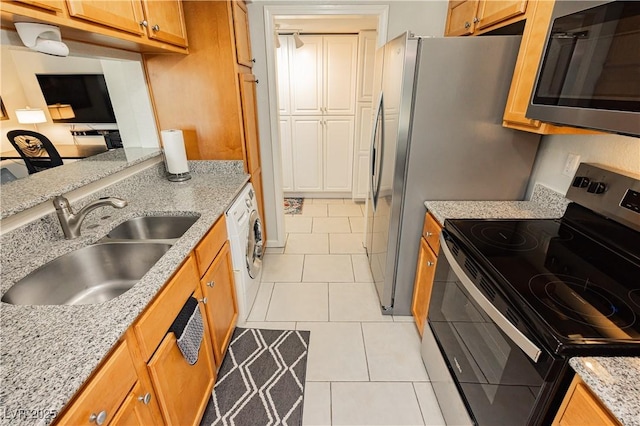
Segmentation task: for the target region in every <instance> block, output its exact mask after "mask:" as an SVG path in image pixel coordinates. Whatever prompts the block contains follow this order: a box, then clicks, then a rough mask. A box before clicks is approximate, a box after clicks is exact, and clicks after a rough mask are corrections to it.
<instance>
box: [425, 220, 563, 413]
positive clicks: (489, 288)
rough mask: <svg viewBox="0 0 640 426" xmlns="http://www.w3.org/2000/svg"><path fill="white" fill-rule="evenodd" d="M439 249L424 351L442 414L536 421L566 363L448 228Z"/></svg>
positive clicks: (546, 409) (545, 407)
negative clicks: (542, 343)
mask: <svg viewBox="0 0 640 426" xmlns="http://www.w3.org/2000/svg"><path fill="white" fill-rule="evenodd" d="M440 247H441V254H440V257H439V258H438V267H437V270H436V279H435V281H434V286H433V292H432V295H431V302H430V306H429V314H428V323H429V327H428V328H427V327H425V334H424V336H423V344H422V355H423V360H424V363H425V366H426V367H427V371H428V373H429V377H430V380H431V381H432V385H433V388H434V391H435V393H436V396H437V398H438V403H439V404H440V406H441V408H442V411H443V415H444V417H445V420H446V421H447V423H448V424H470V423H471V424H473V423H475V424H478V425H526V424H539V423H541V422H542V420H541V418H542V417H545V416H546V415H547V413H548V412H549V405H550V404H551V403H552V402H553V401H552V400H553V397H554V395H555V394H556V393H557V382H558V378H559V377H560V376H561V375H562V374H564V371H565V369H566V362H564V361H562V360H560V359H554V358H553V357H552V356H551V355H550V354H549V353H547V352H546V351H545V350H544V349H542V348H541V347H540V346H539V345H538V344H537V342H536V339H535V338H534V337H533V335H532V333H531V330H529V329H528V328H527V324H526V321H524V320H523V319H522V317H520V315H519V314H518V313H517V311H516V310H515V309H514V308H513V306H511V304H510V303H509V302H508V301H507V299H506V297H504V296H503V295H502V294H501V292H500V291H499V290H498V289H497V288H495V287H494V286H493V285H492V284H491V283H490V282H489V280H488V279H487V278H486V277H485V276H483V274H482V271H481V270H480V268H478V266H477V264H476V262H474V261H473V260H472V259H470V258H468V257H467V256H466V255H465V254H464V253H463V252H462V251H461V250H460V249H459V247H458V246H457V245H456V243H455V242H453V240H452V239H451V237H450V236H449V235H448V234H447V232H446V230H445V231H443V233H442V235H441V246H440ZM454 252H455V253H456V254H455V255H454ZM474 275H475V276H474ZM475 282H478V283H481V285H479V286H478V285H476V284H475ZM462 407H464V408H466V410H462ZM465 411H466V413H465ZM461 412H462V415H461ZM465 414H468V416H466V415H465Z"/></svg>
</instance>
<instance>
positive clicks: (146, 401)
mask: <svg viewBox="0 0 640 426" xmlns="http://www.w3.org/2000/svg"><path fill="white" fill-rule="evenodd" d="M138 401H140V402H142V403H143V404H144V405H149V403H150V402H151V393H150V392H147V393H146V394H144V395H143V396H139V397H138Z"/></svg>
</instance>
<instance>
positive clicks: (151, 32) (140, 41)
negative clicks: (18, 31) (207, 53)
mask: <svg viewBox="0 0 640 426" xmlns="http://www.w3.org/2000/svg"><path fill="white" fill-rule="evenodd" d="M0 9H1V10H2V15H1V16H2V25H3V26H4V27H8V28H11V27H13V22H18V21H25V20H29V21H37V22H45V23H48V24H51V25H56V26H58V27H59V28H60V31H61V33H62V39H63V40H76V41H80V42H89V43H91V44H97V45H101V46H108V47H114V48H117V49H124V50H130V51H134V52H158V53H160V52H162V53H169V52H171V53H187V49H186V47H187V31H186V27H185V22H184V17H183V13H182V1H181V0H119V1H95V0H67V1H62V0H18V1H2V2H0Z"/></svg>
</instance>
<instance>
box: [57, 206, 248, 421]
mask: <svg viewBox="0 0 640 426" xmlns="http://www.w3.org/2000/svg"><path fill="white" fill-rule="evenodd" d="M231 265H232V263H231V256H230V250H229V243H228V241H227V230H226V224H225V220H224V216H222V217H221V218H220V219H219V220H218V221H217V222H216V223H215V224H214V225H213V227H212V228H211V230H210V231H209V232H208V233H207V234H206V235H205V236H204V237H203V238H202V240H201V241H200V243H198V245H197V246H196V248H195V250H194V252H193V253H192V254H190V255H189V256H188V257H187V259H186V260H185V261H184V263H183V264H182V266H181V267H180V268H179V269H178V270H177V271H176V272H175V273H174V275H173V276H172V277H171V279H169V281H167V283H166V284H165V285H164V287H163V288H162V289H161V290H160V291H159V292H158V294H157V295H156V296H155V298H154V299H153V301H152V302H151V303H150V304H149V305H148V306H147V308H146V309H145V310H144V311H143V312H142V313H141V314H140V316H139V317H138V318H137V319H136V321H135V322H134V323H133V324H132V326H131V327H130V328H129V329H128V330H127V331H126V332H125V334H124V335H123V337H122V338H121V339H120V342H119V343H118V344H117V345H116V346H115V347H114V349H113V350H112V351H111V352H110V354H109V355H107V357H106V358H105V359H104V360H103V361H102V363H101V364H100V366H99V367H98V369H97V370H96V372H95V373H94V374H93V375H92V376H91V377H90V378H89V379H88V380H87V381H86V382H85V384H84V385H83V386H82V388H81V389H80V390H79V391H78V392H77V393H76V395H75V396H74V397H73V398H72V400H71V401H70V402H69V404H67V406H66V407H65V408H64V410H63V411H62V413H61V415H60V416H59V417H58V418H56V420H55V423H56V424H60V425H83V424H86V425H95V424H98V425H106V424H112V425H158V424H166V425H197V424H199V422H200V420H201V418H202V415H203V413H204V410H205V408H206V406H207V402H208V400H209V397H210V395H211V390H212V388H213V385H214V383H215V379H216V375H217V370H218V368H219V366H220V364H221V363H222V359H223V358H224V355H225V352H226V350H227V347H228V345H229V342H230V339H231V335H232V334H233V330H234V329H235V325H236V320H237V316H238V309H237V302H236V292H235V283H234V281H233V269H232V266H231ZM191 296H193V297H195V298H196V299H197V300H198V301H199V302H200V303H199V304H198V308H199V309H200V313H201V315H202V318H203V325H204V338H203V340H202V344H201V346H200V351H199V356H198V361H197V362H196V363H195V364H194V365H189V363H188V362H187V361H186V360H185V359H184V357H183V356H182V353H181V352H180V350H179V348H178V346H177V344H176V337H175V335H174V334H173V333H171V332H169V331H168V330H169V328H170V326H171V324H173V321H174V320H175V318H176V316H177V314H178V313H179V312H180V310H181V309H182V307H183V306H184V304H185V303H186V301H187V300H188V298H189V297H191Z"/></svg>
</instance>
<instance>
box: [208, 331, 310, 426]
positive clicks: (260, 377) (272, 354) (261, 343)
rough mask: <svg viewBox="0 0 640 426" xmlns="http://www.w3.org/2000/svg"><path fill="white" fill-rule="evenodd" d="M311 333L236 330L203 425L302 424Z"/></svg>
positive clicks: (219, 372) (219, 373)
mask: <svg viewBox="0 0 640 426" xmlns="http://www.w3.org/2000/svg"><path fill="white" fill-rule="evenodd" d="M309 335H310V332H309V331H295V330H286V331H283V330H263V329H253V328H240V327H238V328H236V330H235V331H234V333H233V337H232V339H231V343H230V344H229V350H228V351H227V355H226V356H225V358H224V360H223V362H222V366H221V367H220V371H218V379H217V381H216V385H215V387H214V389H213V394H212V397H211V399H210V400H209V404H208V405H207V408H206V410H205V413H204V417H203V418H202V421H201V422H200V425H207V426H208V425H216V426H218V425H235V426H253V425H261V426H262V425H265V426H266V425H301V424H302V405H303V397H304V383H305V376H306V372H307V351H308V348H309Z"/></svg>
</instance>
